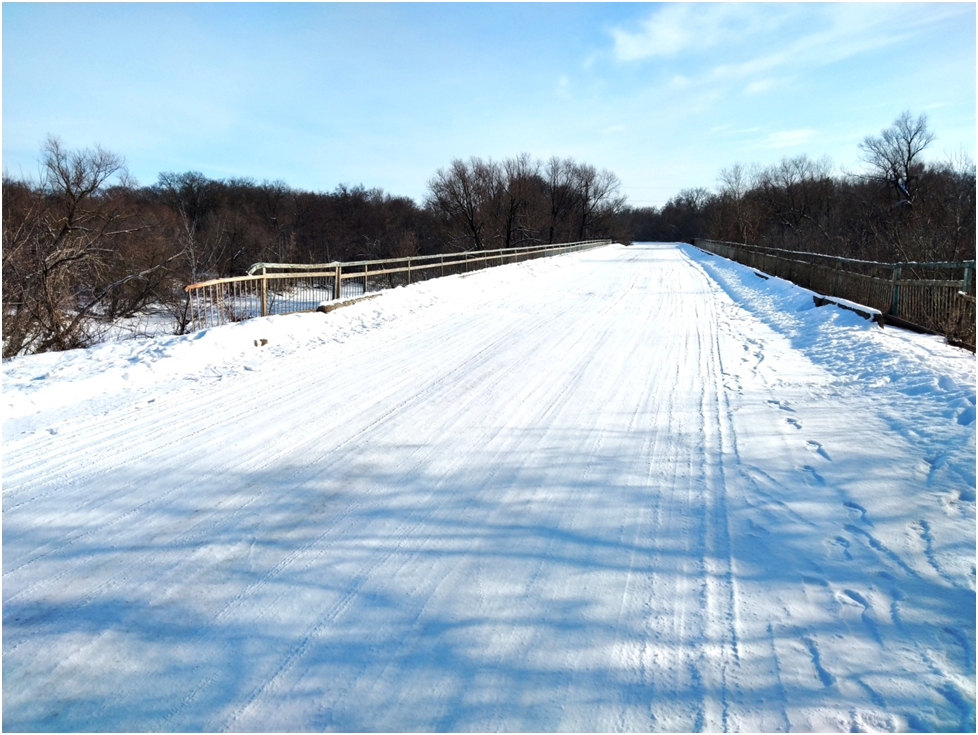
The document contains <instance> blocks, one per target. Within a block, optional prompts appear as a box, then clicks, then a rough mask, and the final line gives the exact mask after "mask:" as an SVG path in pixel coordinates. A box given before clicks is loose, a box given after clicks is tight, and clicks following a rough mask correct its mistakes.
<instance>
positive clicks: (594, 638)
mask: <svg viewBox="0 0 978 735" xmlns="http://www.w3.org/2000/svg"><path fill="white" fill-rule="evenodd" d="M262 340H267V343H266V344H264V345H262ZM2 398H3V406H4V421H3V726H4V728H5V729H8V730H92V729H95V730H354V731H356V730H388V731H391V730H393V731H403V730H478V731H487V730H488V731H492V730H524V731H525V730H530V731H540V730H543V731H549V730H584V731H593V730H600V731H611V730H680V731H687V730H741V731H748V730H761V731H778V730H789V729H793V730H852V729H881V730H902V729H910V730H915V729H916V730H947V729H950V730H966V731H967V730H971V731H973V730H974V729H975V358H974V356H973V355H971V354H970V353H967V352H963V351H960V350H957V349H954V348H950V347H947V346H946V345H944V344H942V342H941V340H940V339H939V338H934V337H926V336H921V335H915V334H910V333H906V332H902V331H899V330H895V329H890V328H887V329H885V330H884V329H880V328H879V327H878V326H876V325H875V324H873V323H872V322H869V321H867V320H864V319H862V318H860V317H859V316H858V315H856V314H854V313H852V312H850V311H845V310H842V309H839V308H836V307H834V306H825V307H822V308H817V309H816V308H815V307H814V303H813V301H812V298H811V294H810V293H808V292H805V291H803V290H801V289H798V288H796V287H793V286H791V285H789V284H786V283H785V282H783V281H780V280H777V279H773V278H772V279H768V280H764V279H762V278H759V277H757V276H756V275H755V274H754V272H753V271H751V270H750V269H747V268H744V267H742V266H739V265H736V264H733V263H730V262H727V261H723V260H722V259H720V258H717V257H713V256H709V255H706V254H704V253H701V252H700V251H697V250H694V249H693V248H692V247H690V246H685V245H636V246H632V247H628V248H625V247H622V246H610V247H607V248H602V249H599V250H595V251H591V252H587V253H580V254H574V255H567V256H562V257H560V258H552V259H548V260H543V261H534V262H531V263H523V264H519V265H511V266H504V267H500V268H494V269H491V270H486V271H480V272H478V273H474V274H471V275H470V276H467V277H448V278H444V279H439V280H435V281H429V282H426V283H422V284H417V285H415V286H411V287H409V288H400V289H396V290H394V291H390V292H386V293H383V294H381V295H380V296H378V297H377V298H374V299H372V300H369V301H363V302H360V303H358V304H355V305H353V306H349V307H347V308H344V309H340V310H337V311H335V312H332V313H330V314H328V315H323V314H295V315H291V316H277V317H270V318H267V319H259V320H254V321H251V322H245V323H241V324H235V325H231V326H228V327H221V328H219V329H212V330H209V331H206V332H202V333H198V334H194V335H190V336H186V337H167V338H157V339H154V340H137V341H128V342H124V343H117V344H104V345H100V346H98V347H95V348H92V349H89V350H79V351H73V352H67V353H61V354H49V355H41V356H35V357H26V358H17V359H14V360H10V361H7V362H5V363H4V364H3V395H2Z"/></svg>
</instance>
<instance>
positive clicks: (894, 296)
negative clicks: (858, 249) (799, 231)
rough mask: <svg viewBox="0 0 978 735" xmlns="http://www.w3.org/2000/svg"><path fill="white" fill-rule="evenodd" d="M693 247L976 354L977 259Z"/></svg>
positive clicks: (701, 243) (699, 243) (715, 244)
mask: <svg viewBox="0 0 978 735" xmlns="http://www.w3.org/2000/svg"><path fill="white" fill-rule="evenodd" d="M693 245H695V246H696V247H698V248H700V249H702V250H706V251H707V252H711V253H714V254H715V255H719V256H721V257H724V258H727V259H729V260H734V261H736V262H738V263H741V264H743V265H746V266H749V267H751V268H755V269H757V270H759V271H763V272H764V273H768V274H770V275H773V276H777V277H779V278H784V279H785V280H788V281H791V282H792V283H796V284H798V285H799V286H803V287H805V288H809V289H811V290H813V291H817V292H818V293H820V294H822V295H825V296H836V297H839V298H843V299H847V300H849V301H854V302H856V303H859V304H863V305H864V306H869V307H872V308H874V309H877V310H879V311H880V312H882V313H883V320H884V322H885V323H887V324H893V325H895V326H902V327H909V328H911V329H917V330H920V331H925V332H930V333H933V334H942V335H944V336H945V337H946V339H947V341H948V342H949V343H950V344H954V345H957V346H959V347H965V348H967V349H970V350H971V351H972V352H974V350H975V261H973V260H968V261H960V262H931V263H915V262H907V263H878V262H875V261H869V260H858V259H855V258H841V257H837V256H831V255H822V254H820V253H807V252H796V251H792V250H784V249H781V248H764V247H758V246H753V245H744V244H742V243H731V242H720V241H717V240H703V239H699V238H697V239H694V240H693Z"/></svg>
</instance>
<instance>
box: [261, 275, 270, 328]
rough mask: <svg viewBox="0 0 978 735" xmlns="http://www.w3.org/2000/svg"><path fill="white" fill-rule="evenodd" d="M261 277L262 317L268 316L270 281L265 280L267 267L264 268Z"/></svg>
mask: <svg viewBox="0 0 978 735" xmlns="http://www.w3.org/2000/svg"><path fill="white" fill-rule="evenodd" d="M261 276H262V278H261V315H262V316H268V279H267V278H265V266H262V269H261Z"/></svg>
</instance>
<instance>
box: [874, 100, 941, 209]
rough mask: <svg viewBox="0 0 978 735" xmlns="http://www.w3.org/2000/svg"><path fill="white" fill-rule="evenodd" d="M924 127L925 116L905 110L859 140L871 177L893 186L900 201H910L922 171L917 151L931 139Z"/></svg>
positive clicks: (915, 193)
mask: <svg viewBox="0 0 978 735" xmlns="http://www.w3.org/2000/svg"><path fill="white" fill-rule="evenodd" d="M934 137H935V136H934V134H933V133H932V132H931V131H930V130H929V129H928V128H927V116H926V115H923V114H922V115H920V116H919V117H917V119H916V120H914V118H913V116H912V115H911V114H910V111H909V110H907V111H905V112H903V113H901V114H900V116H899V117H898V118H897V119H896V120H894V121H893V125H891V126H890V127H888V128H887V129H886V130H884V131H883V132H882V133H880V134H879V135H878V136H877V135H870V136H867V137H866V138H864V139H863V142H862V143H860V144H859V148H860V150H861V151H862V155H861V158H862V161H863V162H864V163H866V164H867V165H868V166H869V169H870V171H871V174H870V176H871V178H873V179H875V180H876V181H879V182H880V183H882V184H884V185H886V186H888V187H892V190H893V192H894V193H895V194H896V196H897V201H898V202H899V203H900V204H905V205H912V204H913V203H914V201H915V199H916V196H917V185H918V182H919V179H920V175H921V173H922V171H923V163H922V162H921V161H920V154H921V153H923V152H924V151H925V150H926V149H927V147H928V146H929V145H930V144H931V143H933V142H934Z"/></svg>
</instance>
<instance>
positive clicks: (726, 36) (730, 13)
mask: <svg viewBox="0 0 978 735" xmlns="http://www.w3.org/2000/svg"><path fill="white" fill-rule="evenodd" d="M779 16H780V13H778V12H777V9H776V7H775V6H770V5H768V6H757V5H750V4H740V3H720V4H700V3H682V4H675V5H665V6H663V7H662V8H661V9H659V10H656V11H655V12H654V13H653V14H652V15H651V16H650V17H649V18H648V19H647V20H644V21H642V22H641V23H640V25H639V28H638V30H636V31H629V30H623V29H620V28H617V29H613V30H612V31H611V35H612V37H613V39H614V51H615V56H616V57H617V58H618V59H619V60H621V61H638V60H641V59H648V58H652V57H671V56H677V55H679V54H681V53H683V52H686V51H690V50H692V51H696V50H702V49H706V48H710V47H713V46H717V45H720V44H723V43H732V42H736V41H740V40H742V39H743V38H744V36H746V35H752V34H754V33H757V32H758V31H762V30H766V31H771V30H773V29H774V28H775V27H776V26H777V25H778V24H779V23H780V17H779Z"/></svg>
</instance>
